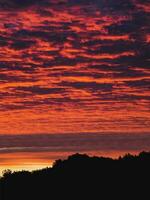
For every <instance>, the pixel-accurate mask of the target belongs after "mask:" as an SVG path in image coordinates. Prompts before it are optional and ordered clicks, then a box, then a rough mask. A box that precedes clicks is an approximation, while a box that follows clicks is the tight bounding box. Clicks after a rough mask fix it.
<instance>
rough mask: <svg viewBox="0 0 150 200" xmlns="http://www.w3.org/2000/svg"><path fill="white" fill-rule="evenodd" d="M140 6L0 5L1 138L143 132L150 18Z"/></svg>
mask: <svg viewBox="0 0 150 200" xmlns="http://www.w3.org/2000/svg"><path fill="white" fill-rule="evenodd" d="M142 3H143V2H142ZM142 3H141V1H140V0H136V1H133V0H127V1H125V0H123V1H121V0H118V1H115V0H108V1H106V0H102V1H98V0H86V1H85V0H77V1H74V0H66V1H62V0H60V1H59V0H43V1H40V0H34V1H32V0H31V1H28V0H27V1H23V2H22V3H21V4H20V1H19V0H8V1H6V0H0V17H1V23H0V28H1V32H0V47H1V48H0V98H1V101H0V116H3V118H0V128H1V132H3V131H4V132H7V133H9V132H11V129H14V130H15V131H16V132H17V133H19V132H20V131H21V132H22V131H24V132H26V131H27V132H28V131H29V130H30V131H29V132H35V133H36V132H38V131H39V129H40V132H42V130H43V129H44V130H46V131H47V132H53V131H54V132H57V131H56V128H57V129H58V128H59V129H60V130H62V131H63V132H69V131H70V130H72V131H73V132H74V131H76V130H78V132H81V130H82V131H83V132H84V130H85V129H87V130H89V131H93V130H95V131H96V132H98V131H99V130H100V129H103V131H106V130H108V129H109V130H110V129H111V130H118V131H120V129H123V130H124V128H127V127H128V128H129V129H130V130H133V131H135V130H139V128H141V129H140V130H142V131H143V129H144V128H145V127H148V125H149V112H148V109H147V107H148V106H147V104H148V103H149V100H150V97H149V91H148V84H149V82H148V80H149V78H150V73H149V65H150V56H149V52H150V47H149V40H148V37H149V35H150V28H149V20H150V14H149V11H148V7H149V4H148V1H144V3H143V4H142ZM143 110H145V112H143ZM42 111H43V112H42ZM22 112H23V113H24V115H21V113H22ZM60 113H61V117H60ZM77 113H80V116H79V115H78V114H77ZM125 113H126V114H125ZM7 115H9V116H11V117H10V118H9V119H8V117H7ZM139 115H140V116H142V118H143V119H144V120H145V121H146V122H147V126H145V125H144V124H143V125H142V123H140V120H141V122H143V121H142V118H141V119H140V120H136V117H138V116H139ZM4 116H5V117H4ZM25 116H28V117H25ZM38 116H41V118H42V120H39V118H38ZM110 116H111V117H110ZM134 116H136V117H135V120H134V121H133V120H131V122H130V119H131V117H133V118H134ZM54 117H55V122H56V124H54V121H53V120H52V119H53V118H54ZM102 117H103V118H105V120H104V119H103V118H102ZM28 118H30V119H28ZM59 118H60V119H59ZM78 118H79V119H78ZM37 120H39V121H38V127H37V126H36V125H35V124H34V123H35V121H37ZM101 120H102V121H101ZM104 121H105V123H104ZM116 121H119V122H120V125H118V124H116ZM68 122H70V123H71V124H70V125H69V124H68ZM5 124H8V126H7V127H5ZM20 124H21V126H22V127H25V128H24V129H22V130H20V128H19V127H20ZM27 124H28V129H27V128H26V127H27ZM83 124H84V126H83ZM33 127H36V128H35V129H34V128H33ZM52 127H53V128H52ZM55 127H56V128H55ZM145 129H146V130H147V128H145Z"/></svg>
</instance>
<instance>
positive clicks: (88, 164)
mask: <svg viewBox="0 0 150 200" xmlns="http://www.w3.org/2000/svg"><path fill="white" fill-rule="evenodd" d="M149 181H150V153H149V152H142V153H140V154H139V155H138V156H132V155H130V154H127V155H125V156H124V157H122V158H121V157H120V158H119V159H111V158H104V157H100V158H98V157H89V156H87V155H85V154H84V155H81V154H75V155H72V156H69V157H68V159H66V160H57V161H55V163H54V165H53V167H51V168H45V169H42V170H37V171H33V172H27V171H21V172H11V171H10V170H6V171H5V172H4V174H3V177H2V178H1V179H0V200H24V199H26V200H38V199H41V200H42V199H44V200H46V199H56V200H57V199H88V198H90V199H135V198H141V199H149V198H150V194H149ZM146 195H147V196H146ZM144 196H146V198H145V197H144Z"/></svg>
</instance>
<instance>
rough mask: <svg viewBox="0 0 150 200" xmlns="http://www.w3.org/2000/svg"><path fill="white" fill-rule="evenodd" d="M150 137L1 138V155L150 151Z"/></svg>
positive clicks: (109, 135)
mask: <svg viewBox="0 0 150 200" xmlns="http://www.w3.org/2000/svg"><path fill="white" fill-rule="evenodd" d="M149 137H150V135H149V134H128V133H125V134H115V133H114V134H107V135H105V134H71V135H69V134H55V135H44V134H43V135H32V136H31V135H14V136H11V135H7V136H0V139H1V140H0V153H12V152H65V151H66V152H69V151H70V152H82V151H112V150H114V151H125V150H127V151H131V150H135V151H141V150H148V149H149Z"/></svg>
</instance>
